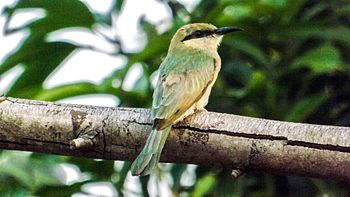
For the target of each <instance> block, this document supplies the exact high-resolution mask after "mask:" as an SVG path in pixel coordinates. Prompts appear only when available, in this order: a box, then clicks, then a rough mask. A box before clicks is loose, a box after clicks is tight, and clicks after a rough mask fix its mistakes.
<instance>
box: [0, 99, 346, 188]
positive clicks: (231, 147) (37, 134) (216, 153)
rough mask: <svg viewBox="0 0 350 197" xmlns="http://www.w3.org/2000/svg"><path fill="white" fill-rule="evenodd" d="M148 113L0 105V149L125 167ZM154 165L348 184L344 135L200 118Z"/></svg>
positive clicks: (332, 129)
mask: <svg viewBox="0 0 350 197" xmlns="http://www.w3.org/2000/svg"><path fill="white" fill-rule="evenodd" d="M150 129H151V118H150V111H149V110H147V109H136V108H110V107H96V106H84V105H69V104H58V103H50V102H42V101H32V100H23V99H15V98H7V99H5V100H4V99H2V100H0V148H2V149H13V150H24V151H34V152H42V153H49V154H59V155H69V156H82V157H91V158H101V159H110V160H124V161H131V160H133V159H134V158H135V157H136V156H137V154H138V153H139V152H140V150H141V148H142V147H143V144H144V142H145V140H146V138H147V136H148V134H149V132H150ZM161 161H163V162H171V163H187V164H189V163H192V164H198V165H205V166H210V167H214V168H227V169H242V170H262V171H266V172H269V173H274V174H285V175H301V176H310V177H319V178H326V179H333V180H339V181H345V182H350V128H348V127H336V126H323V125H312V124H301V123H291V122H281V121H275V120H266V119H258V118H250V117H244V116H237V115H230V114H222V113H214V112H202V113H197V114H195V115H192V116H190V117H188V118H186V119H185V120H184V121H182V122H181V123H179V124H177V125H174V126H173V130H172V131H171V134H170V137H169V139H168V141H167V143H166V145H165V148H164V150H163V154H162V158H161Z"/></svg>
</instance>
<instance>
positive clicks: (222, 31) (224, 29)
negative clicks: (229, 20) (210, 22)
mask: <svg viewBox="0 0 350 197" xmlns="http://www.w3.org/2000/svg"><path fill="white" fill-rule="evenodd" d="M236 31H243V29H241V28H239V27H220V28H217V29H216V30H215V32H214V33H215V34H218V35H224V34H228V33H232V32H236Z"/></svg>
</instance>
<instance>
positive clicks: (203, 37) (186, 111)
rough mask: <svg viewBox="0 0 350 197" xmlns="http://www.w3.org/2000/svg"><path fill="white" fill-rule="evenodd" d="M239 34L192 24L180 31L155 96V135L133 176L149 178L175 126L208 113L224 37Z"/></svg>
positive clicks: (209, 26) (139, 160) (161, 66)
mask: <svg viewBox="0 0 350 197" xmlns="http://www.w3.org/2000/svg"><path fill="white" fill-rule="evenodd" d="M235 31H241V29H240V28H237V27H221V28H217V27H215V26H214V25H211V24H206V23H194V24H188V25H185V26H183V27H181V28H180V29H179V30H177V32H176V33H175V35H174V37H173V38H172V39H171V42H170V46H169V50H168V54H167V56H166V58H165V59H164V61H163V62H162V64H161V65H160V67H159V78H158V82H157V86H156V88H155V90H154V93H153V104H152V119H153V126H152V132H151V134H150V135H149V137H148V139H147V141H146V144H145V146H144V148H143V150H142V151H141V153H140V154H139V156H138V157H137V158H136V160H135V161H134V162H133V164H132V166H131V173H132V175H148V174H149V173H150V172H151V170H152V169H154V167H155V166H156V165H157V163H158V161H159V158H160V155H161V152H162V149H163V147H164V144H165V141H166V139H167V138H168V135H169V132H170V130H171V126H172V125H173V124H175V123H176V122H178V121H181V120H182V119H183V118H184V117H186V116H188V115H191V114H193V113H194V112H195V111H198V110H204V107H205V106H206V105H207V103H208V99H209V95H210V91H211V88H212V87H213V84H214V82H215V80H216V78H217V76H218V73H219V71H220V66H221V59H220V56H219V54H218V52H217V49H218V46H219V44H220V42H221V40H222V37H223V35H224V34H227V33H230V32H235Z"/></svg>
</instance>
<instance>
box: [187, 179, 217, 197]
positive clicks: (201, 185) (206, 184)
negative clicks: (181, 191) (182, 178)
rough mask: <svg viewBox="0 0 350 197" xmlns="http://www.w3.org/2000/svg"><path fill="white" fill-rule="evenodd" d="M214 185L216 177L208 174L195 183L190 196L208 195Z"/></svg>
mask: <svg viewBox="0 0 350 197" xmlns="http://www.w3.org/2000/svg"><path fill="white" fill-rule="evenodd" d="M215 185H216V178H215V177H214V176H213V175H212V174H208V175H206V176H204V177H202V178H201V179H199V180H198V181H197V183H196V186H195V188H194V191H193V193H192V194H191V196H192V197H200V196H208V195H209V193H210V192H211V191H212V190H213V189H214V187H215Z"/></svg>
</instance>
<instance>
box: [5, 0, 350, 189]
mask: <svg viewBox="0 0 350 197" xmlns="http://www.w3.org/2000/svg"><path fill="white" fill-rule="evenodd" d="M164 3H165V4H167V5H168V6H169V8H170V10H171V11H172V15H173V19H172V27H171V28H170V29H168V30H167V31H165V32H164V33H162V34H161V35H159V34H158V33H157V31H156V29H155V28H156V27H155V26H154V25H152V24H150V23H148V22H147V21H144V20H142V21H141V22H140V25H141V26H142V28H143V30H144V32H145V34H146V36H147V40H148V42H147V44H146V47H145V48H144V50H142V51H140V52H139V53H127V52H124V51H123V50H121V51H118V52H116V54H118V55H123V56H125V57H126V58H127V59H128V61H127V63H126V65H124V67H122V68H120V69H118V70H115V71H114V72H113V73H111V75H110V76H108V77H107V78H106V79H105V80H104V81H103V82H102V83H101V84H99V85H96V84H92V83H88V82H81V83H74V84H68V85H64V86H59V87H55V88H53V89H44V88H43V87H42V83H43V81H44V80H45V79H46V78H47V77H48V76H49V75H50V74H51V73H52V71H53V70H54V69H56V67H57V66H58V65H59V64H60V63H61V62H62V61H63V60H64V59H65V58H66V57H67V56H68V55H69V54H71V52H72V51H73V50H74V49H76V48H82V47H83V46H77V45H75V44H72V43H67V42H51V43H48V42H46V41H45V38H46V36H47V35H48V34H49V33H51V32H53V31H56V30H59V29H62V28H67V27H84V28H87V29H91V28H92V25H93V24H94V23H99V24H104V25H106V26H110V25H111V24H112V23H111V14H119V12H120V10H121V9H122V8H123V6H122V5H123V1H122V0H116V1H115V3H114V4H113V7H112V8H111V10H110V12H109V13H108V14H106V15H101V14H96V13H92V12H91V11H90V10H89V9H88V8H87V7H86V6H85V5H84V4H83V3H82V2H81V1H76V0H20V1H19V2H18V4H17V5H16V6H15V7H13V8H9V9H6V11H5V12H4V13H3V14H5V15H7V16H8V20H10V19H11V17H12V15H13V13H14V12H15V11H16V10H18V9H21V8H42V9H44V10H45V12H46V15H45V17H44V18H41V19H39V20H36V21H35V22H32V23H30V24H28V25H25V26H24V27H20V28H18V29H7V30H6V31H5V33H7V34H11V33H12V32H16V31H20V30H23V29H27V30H29V31H30V35H29V36H28V37H27V38H26V39H25V41H24V42H23V44H22V45H21V46H20V47H19V48H18V49H17V50H16V51H15V52H14V53H13V54H11V55H10V56H9V57H7V59H6V60H5V61H4V62H2V64H1V65H0V75H1V74H3V73H4V72H6V71H8V70H9V69H11V68H13V67H15V66H17V65H21V66H22V67H23V68H24V72H23V74H21V75H20V77H19V78H18V79H17V81H16V82H15V84H14V85H13V86H12V87H10V90H9V92H8V93H7V94H8V95H9V96H13V97H22V98H32V99H41V100H51V101H54V100H58V99H63V98H68V97H71V96H76V95H83V94H93V93H107V94H113V95H116V96H117V97H118V98H119V99H120V101H121V105H122V106H128V107H149V106H150V104H151V99H152V92H153V89H152V86H151V83H150V76H151V75H152V74H153V73H154V72H155V71H156V69H157V68H158V65H159V64H160V62H161V61H162V58H163V57H165V55H166V51H167V46H168V44H169V41H170V39H171V37H172V35H173V34H174V32H175V31H176V30H177V29H178V28H179V27H180V26H182V25H184V24H186V23H189V22H209V23H212V24H214V25H216V26H238V27H242V28H243V29H244V30H245V31H244V32H241V33H236V34H234V35H228V36H226V37H225V38H224V40H223V43H222V44H221V47H220V49H219V53H220V55H221V57H222V72H221V73H220V75H219V78H218V80H217V82H216V84H215V86H214V89H213V93H212V96H211V97H210V102H209V105H208V110H213V111H218V112H227V113H233V114H241V115H246V116H254V117H262V118H270V119H278V120H286V121H295V122H308V123H318V124H329V125H341V126H350V28H349V26H350V3H349V1H348V0H334V1H326V0H323V1H317V0H309V1H307V0H263V1H255V0H245V1H241V0H221V1H212V0H210V1H209V0H203V1H201V2H200V3H199V4H198V5H197V6H196V7H195V8H194V10H193V11H192V12H188V11H187V10H186V9H185V8H184V6H183V5H181V4H180V3H178V2H176V1H170V2H167V1H164ZM188 20H189V21H188ZM117 28H118V27H117ZM109 41H110V42H114V43H115V44H120V43H119V42H122V40H121V41H120V40H112V39H111V40H109ZM135 63H140V65H141V66H142V68H143V75H142V77H140V78H139V79H137V82H136V84H135V86H134V88H133V89H132V90H130V91H125V90H123V89H122V88H121V87H115V86H113V85H112V83H113V81H114V80H115V79H118V80H120V81H121V82H123V81H124V80H125V76H126V75H127V73H128V72H129V71H130V68H132V67H133V66H135ZM96 66H98V65H96ZM14 157H16V160H14V159H15V158H14ZM0 160H1V167H0V193H1V196H25V195H38V196H70V195H72V194H73V193H76V192H80V191H81V186H82V185H84V184H85V183H91V182H96V181H110V182H112V184H113V185H114V186H115V188H116V189H117V191H118V192H119V193H120V194H121V195H122V194H128V191H126V190H125V189H124V186H125V185H124V183H125V178H126V175H127V172H128V169H129V166H130V164H129V163H128V162H125V163H124V164H123V167H121V168H115V167H114V162H112V161H100V160H91V159H83V158H69V157H59V156H52V155H43V154H31V155H29V154H26V153H24V154H23V153H18V152H9V151H2V152H1V155H0ZM60 163H70V164H74V165H76V166H78V167H79V168H80V170H81V171H82V172H83V173H84V174H85V175H88V176H87V179H86V180H84V181H82V182H78V183H74V184H72V185H64V184H62V183H60V182H59V181H58V179H57V178H55V177H56V176H55V175H54V174H52V169H53V168H54V167H55V166H56V165H58V164H60ZM186 169H187V166H186V165H173V166H171V168H170V170H169V171H162V172H157V173H156V174H155V175H160V177H162V178H163V179H164V177H165V176H164V175H165V174H168V175H169V176H170V177H171V182H172V184H171V185H170V186H171V189H172V191H173V194H174V195H176V196H182V195H184V196H323V195H328V196H348V195H350V189H349V186H347V185H344V184H341V183H336V182H333V181H328V180H318V179H310V178H302V177H284V176H274V175H269V174H265V173H261V172H248V173H246V174H244V175H243V176H242V177H240V178H239V179H238V180H237V181H234V180H233V179H232V177H231V176H230V172H229V171H226V170H221V169H220V170H217V169H216V170H213V169H207V168H203V167H198V168H196V170H195V172H194V174H195V175H196V181H195V184H194V185H183V184H182V181H181V179H182V178H183V176H185V175H184V174H185V173H186V172H187V173H188V170H186ZM149 180H150V179H149V178H148V177H143V178H141V179H140V182H141V183H142V188H140V191H142V192H143V195H145V196H147V195H148V193H147V192H148V191H147V183H148V182H149Z"/></svg>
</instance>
